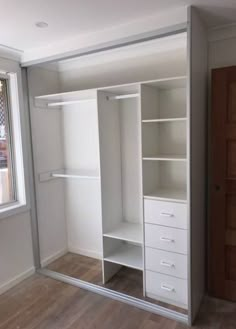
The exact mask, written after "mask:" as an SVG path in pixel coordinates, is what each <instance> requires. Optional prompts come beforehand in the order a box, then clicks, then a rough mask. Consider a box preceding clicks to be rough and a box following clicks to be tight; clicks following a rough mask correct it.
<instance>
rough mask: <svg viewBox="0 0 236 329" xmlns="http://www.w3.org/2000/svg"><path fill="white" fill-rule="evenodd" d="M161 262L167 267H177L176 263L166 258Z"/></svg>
mask: <svg viewBox="0 0 236 329" xmlns="http://www.w3.org/2000/svg"><path fill="white" fill-rule="evenodd" d="M160 264H161V265H162V266H166V267H175V264H174V263H169V262H166V261H165V260H161V262H160Z"/></svg>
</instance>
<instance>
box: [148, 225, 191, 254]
mask: <svg viewBox="0 0 236 329" xmlns="http://www.w3.org/2000/svg"><path fill="white" fill-rule="evenodd" d="M187 232H188V231H186V230H180V229H177V228H172V227H165V226H159V225H152V224H145V247H151V248H157V249H162V250H166V251H173V252H177V253H181V254H187Z"/></svg>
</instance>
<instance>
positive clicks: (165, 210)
mask: <svg viewBox="0 0 236 329" xmlns="http://www.w3.org/2000/svg"><path fill="white" fill-rule="evenodd" d="M144 221H145V222H146V223H151V224H159V225H164V226H170V227H177V228H182V229H187V205H186V204H184V203H177V202H165V201H155V200H144Z"/></svg>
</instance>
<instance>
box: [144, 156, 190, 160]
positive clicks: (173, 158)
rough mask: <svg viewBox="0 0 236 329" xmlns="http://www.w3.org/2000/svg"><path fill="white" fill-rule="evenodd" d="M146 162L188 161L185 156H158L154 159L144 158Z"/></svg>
mask: <svg viewBox="0 0 236 329" xmlns="http://www.w3.org/2000/svg"><path fill="white" fill-rule="evenodd" d="M143 160H144V161H186V160H187V159H186V156H183V155H158V156H155V157H154V156H152V157H143Z"/></svg>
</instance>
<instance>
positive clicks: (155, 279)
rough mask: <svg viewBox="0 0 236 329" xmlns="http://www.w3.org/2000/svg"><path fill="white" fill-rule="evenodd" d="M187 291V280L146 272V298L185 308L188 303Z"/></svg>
mask: <svg viewBox="0 0 236 329" xmlns="http://www.w3.org/2000/svg"><path fill="white" fill-rule="evenodd" d="M187 291H188V285H187V280H182V279H178V278H174V277H171V276H168V275H164V274H160V273H155V272H150V271H146V294H147V296H148V297H151V298H155V299H157V300H161V301H164V302H167V303H169V304H171V302H173V304H174V305H179V306H181V307H186V306H187V301H188V292H187Z"/></svg>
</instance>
